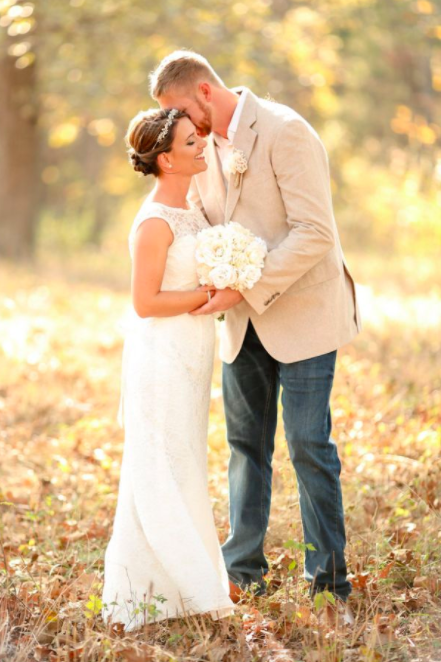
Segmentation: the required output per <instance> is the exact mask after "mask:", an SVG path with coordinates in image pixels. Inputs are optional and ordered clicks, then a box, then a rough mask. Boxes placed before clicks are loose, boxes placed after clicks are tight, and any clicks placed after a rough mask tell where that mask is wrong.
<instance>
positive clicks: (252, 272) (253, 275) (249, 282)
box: [235, 265, 262, 292]
mask: <svg viewBox="0 0 441 662" xmlns="http://www.w3.org/2000/svg"><path fill="white" fill-rule="evenodd" d="M261 275H262V270H261V269H259V268H258V267H255V266H253V265H249V266H248V267H245V268H244V269H243V270H242V271H241V272H240V273H239V275H238V278H237V282H236V287H235V289H238V290H239V291H240V292H243V290H250V289H251V288H252V287H253V285H255V284H256V283H257V281H258V280H259V278H260V277H261Z"/></svg>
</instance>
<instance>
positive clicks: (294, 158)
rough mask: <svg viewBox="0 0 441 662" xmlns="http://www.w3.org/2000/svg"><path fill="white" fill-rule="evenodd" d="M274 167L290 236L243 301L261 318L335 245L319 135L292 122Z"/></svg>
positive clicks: (279, 142) (280, 139) (281, 137)
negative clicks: (261, 315)
mask: <svg viewBox="0 0 441 662" xmlns="http://www.w3.org/2000/svg"><path fill="white" fill-rule="evenodd" d="M272 165H273V169H274V173H275V175H276V178H277V183H278V185H279V188H280V193H281V195H282V199H283V202H284V205H285V209H286V213H287V219H286V220H287V223H288V225H289V233H288V235H287V236H286V238H285V239H284V240H283V241H282V242H281V243H280V244H279V245H278V246H277V247H276V248H274V249H273V250H271V251H270V252H269V253H268V256H267V258H266V261H265V267H264V269H263V272H262V277H261V279H260V280H259V281H258V283H256V285H255V286H254V287H253V288H252V289H251V290H246V291H245V292H244V298H245V299H246V301H247V302H248V303H249V304H250V306H251V307H252V308H253V309H254V310H255V311H256V312H257V313H258V314H259V315H260V314H262V313H264V312H265V311H266V310H268V308H269V307H270V306H271V305H272V304H273V303H274V301H277V299H278V297H279V296H280V295H282V294H283V293H284V292H285V291H286V290H287V289H288V288H289V287H290V286H291V285H292V284H293V283H295V282H296V281H297V280H299V278H301V277H302V276H304V275H305V274H306V273H307V272H308V271H309V270H310V269H312V268H313V267H314V266H315V265H316V264H318V263H319V262H320V260H322V259H323V258H324V257H325V255H326V254H327V253H328V252H329V251H330V250H331V249H332V248H333V246H334V243H335V239H334V237H335V235H334V225H335V221H334V216H333V211H332V198H331V189H330V177H329V167H328V158H327V155H326V151H325V148H324V147H323V145H322V143H321V141H320V139H319V138H318V136H317V134H316V133H315V132H314V131H313V130H312V129H311V128H310V127H308V125H306V124H305V123H303V122H302V121H301V120H296V119H293V120H289V121H288V122H286V123H285V124H284V125H283V127H282V129H281V130H280V131H279V133H278V135H277V137H276V139H275V141H274V145H273V150H272Z"/></svg>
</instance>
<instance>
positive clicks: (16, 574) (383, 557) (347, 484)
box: [0, 256, 441, 662]
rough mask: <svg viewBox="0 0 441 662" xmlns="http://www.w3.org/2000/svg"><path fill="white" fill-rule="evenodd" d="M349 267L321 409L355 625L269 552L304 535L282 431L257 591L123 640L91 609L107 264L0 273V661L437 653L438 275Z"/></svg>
mask: <svg viewBox="0 0 441 662" xmlns="http://www.w3.org/2000/svg"><path fill="white" fill-rule="evenodd" d="M350 263H351V264H354V265H355V267H356V269H355V271H356V273H357V279H358V280H359V281H361V283H362V287H361V288H360V295H361V298H362V302H363V304H364V305H363V308H364V311H363V312H364V318H365V330H364V332H363V334H362V335H361V336H360V337H359V338H358V339H357V341H356V342H355V343H354V344H352V345H350V346H348V347H346V348H344V349H343V350H341V352H340V353H339V369H338V376H337V379H336V384H335V388H334V396H333V412H334V433H335V438H336V439H337V440H338V444H339V448H340V454H341V457H342V460H343V466H344V469H343V475H342V480H343V486H344V498H345V506H346V516H347V527H348V547H347V555H348V562H349V567H350V570H351V579H352V582H353V586H354V592H353V595H352V597H351V604H352V608H353V610H354V612H355V614H356V625H355V627H353V628H350V629H348V628H346V629H345V628H344V626H341V627H339V628H337V629H329V628H325V627H323V626H321V625H320V624H319V623H318V620H317V615H318V610H317V608H316V606H314V605H312V604H311V603H310V601H309V599H308V597H307V587H306V585H305V582H304V581H303V579H302V563H301V561H302V559H301V555H300V554H297V556H296V553H295V552H294V553H293V552H292V551H291V550H287V549H286V548H284V547H283V544H284V542H286V541H287V540H288V539H293V540H296V541H301V540H302V536H301V527H300V521H299V512H298V502H297V491H296V486H295V479H294V475H293V470H292V467H291V466H290V464H289V461H288V459H287V458H288V455H287V451H286V447H285V443H284V439H283V430H282V429H281V428H280V429H279V430H278V435H277V449H276V455H275V462H274V467H275V471H274V498H273V508H272V514H271V522H270V530H269V533H268V538H267V545H266V548H267V551H268V556H269V558H270V560H271V572H270V576H269V594H268V597H266V598H265V599H252V598H251V597H250V598H247V599H245V600H244V602H243V604H241V605H240V606H239V608H238V610H237V613H236V614H235V616H234V617H232V618H231V619H230V620H228V621H226V620H224V621H222V622H217V623H216V622H212V621H211V619H209V618H191V619H187V620H182V621H170V622H169V623H167V624H163V623H162V624H157V625H155V624H152V625H147V626H146V627H145V631H143V632H140V633H138V634H136V635H134V634H131V635H124V633H122V632H121V631H120V630H119V629H118V628H110V629H109V628H105V627H104V625H103V623H102V621H101V618H100V616H99V613H98V612H99V607H100V604H99V596H100V583H101V580H102V569H103V551H104V549H105V546H106V544H107V540H108V538H109V532H110V527H111V523H112V518H113V512H114V508H115V504H116V497H117V486H118V472H119V463H120V458H121V451H122V444H123V436H122V432H121V430H120V429H119V428H118V426H117V424H116V420H115V416H116V410H117V404H118V394H119V371H120V359H121V347H122V336H121V329H120V326H121V324H120V321H121V319H122V318H123V316H124V311H125V309H126V305H127V302H128V299H127V295H126V293H125V292H124V289H123V287H119V288H117V287H115V282H116V281H117V280H118V279H116V280H115V273H114V272H113V273H112V279H111V280H109V281H107V282H109V283H110V282H111V283H112V286H111V287H110V286H109V285H108V286H105V285H103V284H102V283H101V284H100V282H99V278H94V279H93V280H92V279H90V278H88V279H84V277H83V278H82V277H81V272H80V270H79V269H78V267H76V266H75V265H74V266H72V267H70V268H69V269H68V268H65V271H64V274H65V275H64V276H63V277H60V276H57V275H55V273H54V272H48V269H47V268H45V269H42V268H40V269H39V271H38V273H34V274H31V273H30V272H25V271H23V270H21V269H19V268H11V267H10V266H6V265H0V282H1V283H2V294H1V298H0V454H1V458H2V462H1V468H0V480H1V482H0V492H1V494H0V501H1V502H2V505H0V513H1V523H0V527H1V528H0V541H1V547H0V573H1V575H0V576H1V589H0V659H2V660H3V659H4V660H15V661H19V660H51V662H54V661H55V660H57V661H58V660H60V661H63V662H64V661H65V660H66V661H67V660H91V661H94V660H114V659H115V660H116V659H118V660H127V661H128V662H131V661H132V660H137V661H140V662H141V661H143V660H146V661H147V660H164V661H166V660H167V661H170V660H179V661H181V660H182V661H183V660H189V661H190V660H191V661H196V660H208V661H210V662H228V661H230V660H247V661H250V662H251V661H258V660H266V661H268V662H285V660H293V661H300V660H302V661H305V662H337V661H340V660H342V661H343V660H344V661H348V662H349V661H351V662H352V661H354V662H355V661H358V660H360V661H364V662H376V661H377V660H384V661H390V662H392V661H393V660H400V661H401V660H403V661H404V660H413V661H417V660H421V661H422V660H425V661H429V660H432V661H435V660H441V626H440V622H441V600H440V597H441V582H440V566H441V563H440V556H441V552H440V543H441V535H440V518H441V488H440V485H441V480H440V479H441V468H440V467H441V463H440V447H441V440H440V433H441V413H440V407H439V403H440V394H441V384H440V382H441V380H440V374H441V373H440V354H439V349H440V328H441V286H440V282H441V281H440V276H439V274H437V272H436V265H434V264H430V263H428V264H427V263H426V264H418V263H417V262H415V261H409V260H407V261H405V260H394V261H390V260H389V261H387V262H385V261H381V260H378V259H377V260H374V261H372V260H368V259H367V258H365V257H359V256H355V257H354V256H353V257H352V260H351V258H350ZM111 268H112V265H110V266H109V265H108V266H107V270H108V271H107V272H108V273H110V272H111ZM102 273H106V270H105V269H103V271H102ZM66 274H69V277H66ZM124 282H125V281H123V283H124ZM367 284H369V287H368V286H367ZM212 394H213V400H212V411H211V419H210V440H209V441H210V455H209V457H210V476H211V478H210V486H211V494H212V497H213V504H214V508H215V516H216V521H217V524H218V530H219V535H220V537H221V538H224V536H225V535H226V531H227V480H226V466H227V460H228V452H227V448H226V443H225V432H224V423H223V416H222V402H221V397H220V366H219V364H218V363H217V364H216V368H215V375H214V381H213V393H212ZM295 556H296V559H297V560H298V561H299V566H300V567H299V568H297V569H295V570H293V571H291V572H290V571H289V570H288V565H289V564H290V562H291V561H292V559H293V557H295ZM179 562H180V561H179V554H178V553H177V555H176V563H177V564H179Z"/></svg>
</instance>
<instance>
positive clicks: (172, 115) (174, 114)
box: [153, 108, 179, 149]
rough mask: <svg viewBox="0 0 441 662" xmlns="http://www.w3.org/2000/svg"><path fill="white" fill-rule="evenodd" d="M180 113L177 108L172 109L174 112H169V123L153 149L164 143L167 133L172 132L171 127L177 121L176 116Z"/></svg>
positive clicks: (167, 122)
mask: <svg viewBox="0 0 441 662" xmlns="http://www.w3.org/2000/svg"><path fill="white" fill-rule="evenodd" d="M178 113H179V110H178V109H177V108H172V110H171V111H170V112H169V114H168V117H167V121H166V123H165V125H164V128H163V129H162V131H161V133H160V134H159V136H158V137H157V139H156V142H155V144H154V145H153V149H154V148H155V147H156V145H159V144H160V143H162V141H163V140H164V138H165V137H166V135H167V133H168V132H169V131H170V127H171V125H172V124H173V121H174V119H175V116H176V115H177V114H178Z"/></svg>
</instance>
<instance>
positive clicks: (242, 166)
mask: <svg viewBox="0 0 441 662" xmlns="http://www.w3.org/2000/svg"><path fill="white" fill-rule="evenodd" d="M247 169H248V161H247V158H246V156H245V154H244V153H243V152H242V150H241V149H236V148H235V147H233V151H232V153H231V155H230V157H229V158H228V161H227V171H228V172H229V173H230V175H234V186H236V188H237V187H238V186H239V184H240V180H241V179H242V175H243V174H244V172H246V170H247Z"/></svg>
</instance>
